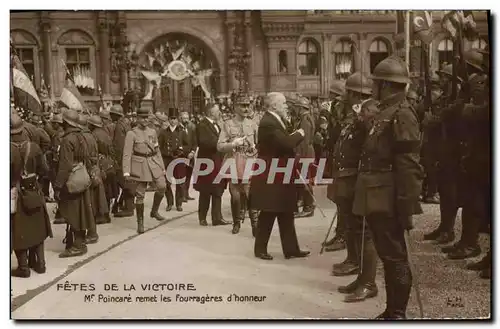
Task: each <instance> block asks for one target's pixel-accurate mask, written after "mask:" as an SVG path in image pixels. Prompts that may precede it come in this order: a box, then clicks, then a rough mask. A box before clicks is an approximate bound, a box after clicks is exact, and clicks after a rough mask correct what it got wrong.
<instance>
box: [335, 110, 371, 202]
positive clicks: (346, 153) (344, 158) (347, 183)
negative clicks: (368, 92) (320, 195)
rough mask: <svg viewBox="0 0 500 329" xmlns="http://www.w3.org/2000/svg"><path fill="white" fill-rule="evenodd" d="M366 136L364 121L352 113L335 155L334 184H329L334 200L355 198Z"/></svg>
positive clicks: (339, 139)
mask: <svg viewBox="0 0 500 329" xmlns="http://www.w3.org/2000/svg"><path fill="white" fill-rule="evenodd" d="M365 138H366V128H365V125H364V124H363V122H361V121H359V120H357V118H356V117H355V116H354V115H352V116H350V117H349V118H348V119H346V122H345V124H344V128H343V129H342V131H341V132H340V136H339V138H338V139H337V143H336V145H335V150H334V155H333V168H332V169H333V170H332V173H333V179H334V181H333V184H330V185H328V188H327V196H328V198H329V199H330V200H332V201H333V202H338V201H339V198H343V199H351V200H352V199H353V198H354V193H355V186H356V179H357V176H358V166H359V160H360V157H361V150H362V148H363V144H364V142H365Z"/></svg>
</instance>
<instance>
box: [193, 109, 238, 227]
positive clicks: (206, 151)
mask: <svg viewBox="0 0 500 329" xmlns="http://www.w3.org/2000/svg"><path fill="white" fill-rule="evenodd" d="M220 116H221V113H220V110H219V106H218V105H217V104H215V103H209V104H207V105H206V108H205V117H203V118H202V119H201V121H200V123H199V124H198V127H197V129H196V138H197V145H198V147H199V149H198V157H197V159H198V160H203V161H212V162H213V163H214V168H213V170H212V172H211V173H209V174H207V175H198V173H197V172H195V171H193V188H194V189H195V190H196V191H198V192H200V196H199V199H198V220H199V222H200V225H201V226H207V225H208V223H207V214H208V209H209V208H210V202H212V211H211V215H212V225H213V226H218V225H228V224H230V223H229V222H226V221H225V220H224V218H222V211H221V208H222V194H223V193H224V190H225V189H226V184H227V182H226V180H225V179H222V180H221V181H220V182H217V183H216V182H215V179H216V177H217V174H218V173H219V171H220V169H221V167H222V161H223V154H222V153H220V152H219V151H218V150H217V141H218V139H219V134H220V132H221V127H220V126H219V124H218V123H217V122H218V121H219V119H220ZM195 165H196V163H195ZM195 168H197V169H199V170H200V171H203V170H206V169H207V165H206V164H200V166H199V167H195Z"/></svg>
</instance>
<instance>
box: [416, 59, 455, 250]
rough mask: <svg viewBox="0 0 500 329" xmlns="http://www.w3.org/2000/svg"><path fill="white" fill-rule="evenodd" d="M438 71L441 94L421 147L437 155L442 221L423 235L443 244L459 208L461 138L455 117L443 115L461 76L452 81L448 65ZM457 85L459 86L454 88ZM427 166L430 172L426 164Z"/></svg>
mask: <svg viewBox="0 0 500 329" xmlns="http://www.w3.org/2000/svg"><path fill="white" fill-rule="evenodd" d="M437 74H438V75H439V77H440V80H441V89H442V95H441V96H440V97H439V100H438V101H437V103H438V104H437V105H436V106H435V113H434V114H433V113H430V114H428V115H427V117H426V119H425V120H424V124H423V126H424V129H425V131H424V134H425V135H424V137H425V139H424V145H423V149H424V150H425V149H426V148H431V149H432V150H435V153H434V155H435V156H436V157H437V162H438V163H437V170H436V180H437V185H438V191H439V208H440V213H441V218H440V219H441V221H440V223H439V226H438V228H437V229H435V230H434V231H432V232H430V233H427V234H425V235H424V240H434V241H436V242H437V243H440V244H445V243H449V242H452V241H453V240H454V239H455V231H454V229H455V219H456V216H457V212H458V208H459V203H458V194H457V193H458V181H459V161H460V160H459V157H460V154H459V150H458V148H459V144H460V138H461V137H460V135H461V130H460V126H459V123H458V120H457V117H456V116H450V115H446V109H447V108H448V107H449V106H450V105H451V104H453V102H454V100H452V99H451V91H452V88H453V87H452V84H453V83H455V84H457V83H458V82H461V79H460V78H459V80H458V81H453V74H452V65H451V64H450V65H447V66H445V67H443V69H442V70H440V71H438V72H437ZM458 87H459V85H458V86H457V89H458ZM425 140H428V143H425ZM427 144H429V147H427V146H428V145H427ZM436 153H437V154H436ZM429 156H432V155H428V154H425V156H424V159H426V157H429ZM426 163H427V165H428V166H431V165H432V163H433V162H432V161H431V160H430V159H426ZM427 169H428V170H427V171H428V172H429V171H430V170H429V167H428V168H427ZM431 172H432V171H431Z"/></svg>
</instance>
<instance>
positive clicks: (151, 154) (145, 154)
mask: <svg viewBox="0 0 500 329" xmlns="http://www.w3.org/2000/svg"><path fill="white" fill-rule="evenodd" d="M132 154H133V155H136V156H139V157H143V158H151V157H154V156H155V155H156V154H158V152H154V153H141V152H136V151H134V152H133V153H132Z"/></svg>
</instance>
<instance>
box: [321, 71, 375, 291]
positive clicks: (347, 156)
mask: <svg viewBox="0 0 500 329" xmlns="http://www.w3.org/2000/svg"><path fill="white" fill-rule="evenodd" d="M371 87H372V81H371V80H369V79H367V78H366V77H365V76H363V75H362V73H360V72H356V73H353V74H352V75H350V76H349V77H348V78H347V80H346V83H345V90H346V108H345V109H346V111H347V113H346V116H345V119H344V121H343V122H342V131H341V133H340V136H339V138H338V139H337V143H336V146H335V151H334V157H333V159H334V160H335V162H334V175H333V177H334V180H335V181H334V184H331V185H329V186H328V188H327V197H328V198H329V199H330V200H332V201H333V202H335V204H336V205H337V212H338V215H337V216H338V223H342V225H344V226H345V227H346V232H345V239H344V240H345V243H346V247H347V257H346V259H345V260H344V261H343V262H341V263H339V264H334V265H333V271H332V274H333V275H335V276H344V275H351V274H356V273H358V272H359V265H360V264H359V260H360V246H361V243H359V242H360V241H361V235H362V234H361V227H362V221H361V219H360V217H357V216H354V215H353V214H352V202H353V199H354V185H355V183H356V177H357V170H353V168H355V167H356V166H354V165H353V163H354V162H357V161H359V157H360V152H361V145H358V144H359V142H358V144H357V143H356V141H352V140H350V139H352V138H354V137H357V138H359V139H360V140H362V139H363V138H364V136H365V135H364V134H363V132H360V131H361V130H362V129H361V128H360V127H361V126H362V124H360V123H359V122H358V120H357V112H356V111H358V112H359V109H358V108H359V106H360V104H361V102H362V101H364V100H366V99H367V98H368V97H370V95H371V93H372V89H371ZM355 109H357V110H356V111H355ZM346 139H348V140H347V141H346ZM339 142H341V143H343V144H341V145H339ZM351 143H352V144H351ZM344 144H345V145H344ZM343 147H345V149H343ZM344 161H345V163H344ZM332 247H333V246H327V247H326V250H327V251H330V250H331V249H333V248H332ZM332 251H333V250H332ZM367 284H368V283H367ZM368 285H369V284H368ZM369 287H373V285H369ZM367 289H368V288H367ZM368 290H369V289H368ZM374 290H376V289H374ZM375 294H376V293H375Z"/></svg>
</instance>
